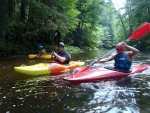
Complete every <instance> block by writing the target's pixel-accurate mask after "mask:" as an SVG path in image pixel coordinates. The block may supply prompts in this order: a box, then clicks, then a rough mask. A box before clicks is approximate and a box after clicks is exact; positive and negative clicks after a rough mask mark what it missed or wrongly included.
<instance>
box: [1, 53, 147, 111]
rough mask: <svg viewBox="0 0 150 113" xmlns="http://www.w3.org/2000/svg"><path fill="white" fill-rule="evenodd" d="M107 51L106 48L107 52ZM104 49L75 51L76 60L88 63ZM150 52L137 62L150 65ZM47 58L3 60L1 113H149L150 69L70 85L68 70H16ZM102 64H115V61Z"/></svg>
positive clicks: (136, 60)
mask: <svg viewBox="0 0 150 113" xmlns="http://www.w3.org/2000/svg"><path fill="white" fill-rule="evenodd" d="M106 52H107V51H106ZM103 54H105V53H102V51H93V52H83V53H74V54H72V59H73V60H81V61H86V65H89V64H90V63H91V62H92V61H94V60H95V59H98V58H99V57H101V56H102V55H103ZM149 59H150V54H149V53H140V54H138V55H137V56H136V57H135V59H134V63H135V64H142V63H146V64H150V60H149ZM39 62H47V61H44V60H37V59H28V58H27V57H18V58H16V57H15V58H14V57H13V58H4V59H0V110H1V112H2V113H148V112H150V109H149V108H150V102H149V101H147V100H149V99H150V96H149V95H150V92H149V87H150V82H149V81H150V77H149V75H150V68H149V69H148V70H146V71H144V72H142V73H137V74H134V75H131V76H128V77H126V78H121V79H111V80H103V81H96V82H88V83H78V84H70V83H66V82H64V81H63V80H62V78H63V77H64V76H67V75H68V74H69V73H60V74H59V75H57V76H56V75H43V76H27V75H22V74H19V73H17V72H15V71H14V70H13V67H14V66H20V65H21V64H25V65H32V64H36V63H39ZM101 65H102V66H112V65H113V61H112V62H109V63H105V64H101Z"/></svg>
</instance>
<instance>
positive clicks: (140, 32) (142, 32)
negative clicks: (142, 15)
mask: <svg viewBox="0 0 150 113" xmlns="http://www.w3.org/2000/svg"><path fill="white" fill-rule="evenodd" d="M149 30H150V24H149V23H148V22H145V23H144V24H142V25H141V26H140V27H138V28H137V29H136V30H134V31H133V33H132V35H131V36H130V37H129V39H130V40H133V39H138V38H140V37H142V36H144V35H145V34H147V33H148V32H149Z"/></svg>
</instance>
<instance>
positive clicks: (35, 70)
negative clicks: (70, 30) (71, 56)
mask: <svg viewBox="0 0 150 113" xmlns="http://www.w3.org/2000/svg"><path fill="white" fill-rule="evenodd" d="M83 65H85V62H80V61H71V62H70V63H69V65H62V64H58V63H38V64H35V65H30V66H25V65H22V66H19V67H14V70H15V71H16V72H18V73H22V74H26V75H44V74H51V73H59V72H63V71H67V70H68V71H70V70H73V69H74V68H76V67H81V66H83Z"/></svg>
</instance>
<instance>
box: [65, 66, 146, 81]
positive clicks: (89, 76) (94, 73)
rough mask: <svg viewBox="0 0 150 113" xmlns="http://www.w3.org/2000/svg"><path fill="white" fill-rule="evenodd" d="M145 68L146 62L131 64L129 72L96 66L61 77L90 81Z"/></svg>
mask: <svg viewBox="0 0 150 113" xmlns="http://www.w3.org/2000/svg"><path fill="white" fill-rule="evenodd" d="M147 68H148V65H146V64H141V65H133V66H132V68H131V70H132V71H131V72H129V73H124V72H119V71H115V70H110V69H106V68H104V67H98V68H93V69H86V70H82V71H78V72H77V73H75V74H73V75H70V76H67V77H65V78H63V80H65V81H69V82H74V83H76V82H91V81H95V80H104V79H113V78H120V77H125V76H128V75H131V74H134V73H139V72H142V71H144V70H146V69H147Z"/></svg>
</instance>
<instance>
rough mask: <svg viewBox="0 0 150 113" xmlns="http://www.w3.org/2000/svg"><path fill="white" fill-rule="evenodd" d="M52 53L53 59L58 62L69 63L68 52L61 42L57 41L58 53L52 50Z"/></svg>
mask: <svg viewBox="0 0 150 113" xmlns="http://www.w3.org/2000/svg"><path fill="white" fill-rule="evenodd" d="M52 55H53V56H54V61H56V62H58V63H60V64H69V62H70V59H71V55H70V53H69V52H68V51H67V50H65V49H64V43H63V42H59V44H58V53H56V52H52Z"/></svg>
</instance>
